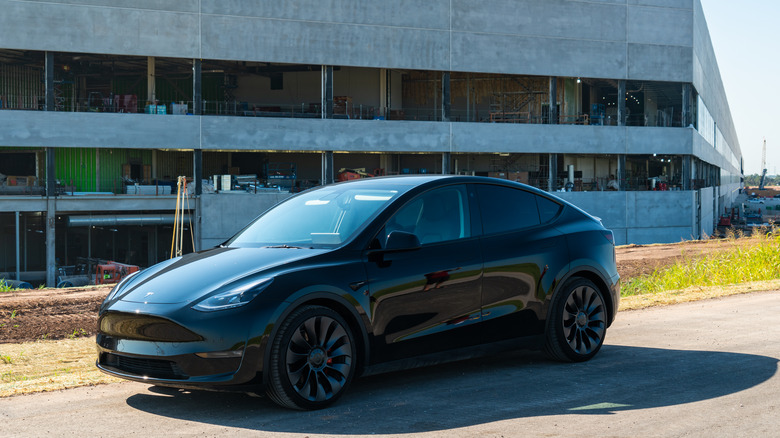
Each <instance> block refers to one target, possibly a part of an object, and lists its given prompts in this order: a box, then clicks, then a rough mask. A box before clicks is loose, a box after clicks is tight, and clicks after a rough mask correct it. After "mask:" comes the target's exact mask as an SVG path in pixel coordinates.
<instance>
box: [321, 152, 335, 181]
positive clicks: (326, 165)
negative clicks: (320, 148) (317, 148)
mask: <svg viewBox="0 0 780 438" xmlns="http://www.w3.org/2000/svg"><path fill="white" fill-rule="evenodd" d="M322 184H323V185H325V184H333V151H325V152H323V153H322Z"/></svg>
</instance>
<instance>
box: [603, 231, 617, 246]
mask: <svg viewBox="0 0 780 438" xmlns="http://www.w3.org/2000/svg"><path fill="white" fill-rule="evenodd" d="M603 232H604V237H606V238H607V240H609V243H611V244H613V245H614V244H615V235H614V234H612V231H610V230H604V231H603Z"/></svg>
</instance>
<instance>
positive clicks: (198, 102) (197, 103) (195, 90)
mask: <svg viewBox="0 0 780 438" xmlns="http://www.w3.org/2000/svg"><path fill="white" fill-rule="evenodd" d="M201 64H202V62H201V60H200V59H193V60H192V114H195V115H196V116H199V115H201V114H202V113H203V102H202V101H203V92H202V89H203V81H202V79H201Z"/></svg>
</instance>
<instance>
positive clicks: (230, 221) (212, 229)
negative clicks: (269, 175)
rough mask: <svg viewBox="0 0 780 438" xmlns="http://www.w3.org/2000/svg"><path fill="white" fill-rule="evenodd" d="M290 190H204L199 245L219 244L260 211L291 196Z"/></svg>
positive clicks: (205, 246)
mask: <svg viewBox="0 0 780 438" xmlns="http://www.w3.org/2000/svg"><path fill="white" fill-rule="evenodd" d="M290 196H291V195H290V194H289V193H278V194H276V193H262V194H250V193H245V192H236V193H219V194H204V195H203V196H202V197H201V200H200V205H201V212H200V217H199V218H198V220H199V221H200V233H199V236H200V241H199V242H196V245H199V249H206V248H211V247H214V246H217V245H219V244H220V243H222V242H224V241H225V240H227V239H228V238H229V237H231V236H233V235H234V234H236V233H237V232H238V231H240V230H241V229H242V228H244V226H245V225H247V224H248V223H249V222H250V221H251V220H252V219H254V218H256V217H257V216H258V215H259V214H260V213H262V212H264V211H266V210H268V209H269V208H271V207H273V206H274V205H276V204H277V203H279V202H281V201H283V200H285V199H287V198H289V197H290Z"/></svg>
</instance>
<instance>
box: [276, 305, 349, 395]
mask: <svg viewBox="0 0 780 438" xmlns="http://www.w3.org/2000/svg"><path fill="white" fill-rule="evenodd" d="M269 368H270V369H269V373H270V374H269V384H268V390H267V393H268V396H269V397H270V398H271V399H272V400H273V401H274V402H276V403H278V404H279V405H281V406H285V407H288V408H293V409H321V408H324V407H326V406H328V405H330V404H331V403H333V402H334V401H336V400H337V399H338V398H339V397H341V395H342V394H343V393H344V391H345V390H346V388H347V386H349V383H350V382H351V381H352V377H353V375H354V374H355V342H354V339H353V335H352V331H351V330H350V329H349V325H348V324H347V323H346V321H344V318H342V317H341V315H339V314H338V313H337V312H335V311H334V310H332V309H329V308H327V307H322V306H304V307H301V308H299V309H297V310H295V311H294V312H293V313H292V314H290V315H289V316H288V317H287V318H286V319H285V320H284V321H283V322H282V325H281V326H280V328H279V332H278V334H277V335H276V337H275V338H274V340H273V343H272V347H271V359H270V363H269Z"/></svg>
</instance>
